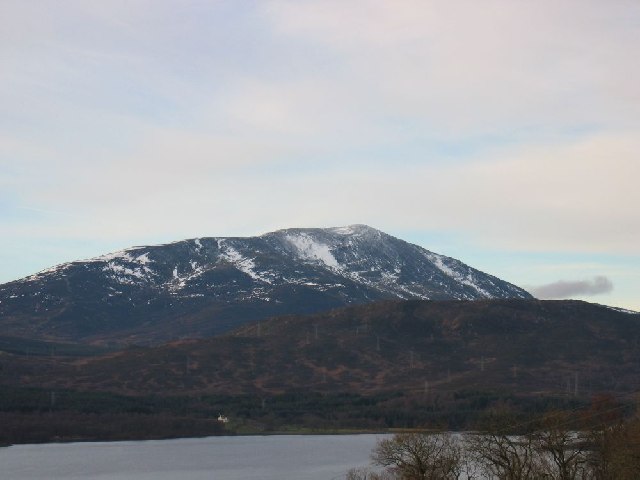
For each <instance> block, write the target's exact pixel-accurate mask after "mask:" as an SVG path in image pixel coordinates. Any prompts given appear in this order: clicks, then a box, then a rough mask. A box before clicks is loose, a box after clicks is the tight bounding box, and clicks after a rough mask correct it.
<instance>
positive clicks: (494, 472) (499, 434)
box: [346, 398, 640, 480]
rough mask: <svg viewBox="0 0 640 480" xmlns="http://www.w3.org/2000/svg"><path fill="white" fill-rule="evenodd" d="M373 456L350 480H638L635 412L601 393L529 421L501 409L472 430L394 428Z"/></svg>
mask: <svg viewBox="0 0 640 480" xmlns="http://www.w3.org/2000/svg"><path fill="white" fill-rule="evenodd" d="M518 430H520V432H518ZM516 432H517V433H516ZM371 458H372V464H373V468H364V469H363V468H360V469H352V470H350V471H349V472H348V473H347V475H346V478H347V480H637V479H638V478H640V417H638V416H633V417H631V418H624V417H623V407H622V406H620V405H616V404H615V403H614V402H612V401H611V400H610V399H607V398H602V399H596V400H595V401H594V403H593V404H592V406H591V408H590V409H588V410H585V411H556V412H548V413H546V414H545V415H544V416H542V417H541V418H539V419H537V420H536V421H532V422H527V423H526V424H514V423H510V422H509V421H508V415H502V414H499V415H496V416H495V417H494V418H492V419H491V421H489V422H488V423H487V425H486V426H485V428H483V429H482V430H479V431H476V432H468V433H465V434H455V433H443V432H422V433H398V434H396V435H394V436H393V437H391V438H385V439H383V440H380V441H379V442H378V444H377V445H376V447H375V448H374V450H373V452H372V455H371Z"/></svg>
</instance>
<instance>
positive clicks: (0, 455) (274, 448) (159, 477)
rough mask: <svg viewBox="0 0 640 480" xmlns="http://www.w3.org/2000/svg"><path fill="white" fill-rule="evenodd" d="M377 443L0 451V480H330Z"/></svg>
mask: <svg viewBox="0 0 640 480" xmlns="http://www.w3.org/2000/svg"><path fill="white" fill-rule="evenodd" d="M379 438H383V435H274V436H246V437H244V436H243V437H209V438H198V439H192V438H189V439H179V440H156V441H144V442H92V443H67V444H45V445H17V446H13V447H9V448H0V472H1V474H0V477H1V478H2V480H58V479H59V480H62V479H64V480H74V479H99V480H143V479H144V480H168V479H181V480H203V479H207V480H211V479H214V480H250V479H256V480H257V479H260V480H284V479H295V480H331V479H333V478H337V479H340V478H344V474H345V473H346V472H347V470H349V469H350V468H353V467H359V466H365V465H367V464H368V463H369V455H370V453H371V449H372V448H373V447H374V446H375V444H376V440H377V439H379Z"/></svg>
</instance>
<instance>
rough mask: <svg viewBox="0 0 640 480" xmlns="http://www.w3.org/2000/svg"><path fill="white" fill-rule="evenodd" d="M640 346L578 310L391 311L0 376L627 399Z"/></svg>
mask: <svg viewBox="0 0 640 480" xmlns="http://www.w3.org/2000/svg"><path fill="white" fill-rule="evenodd" d="M639 342H640V314H633V313H625V312H620V311H616V310H613V309H610V308H608V307H603V306H600V305H595V304H590V303H586V302H580V301H538V300H492V301H442V302H436V301H406V302H400V301H391V302H382V303H374V304H369V305H364V306H356V307H349V308H342V309H338V310H333V311H331V312H328V313H324V314H317V315H312V316H287V317H279V318H273V319H270V320H266V321H263V322H261V323H258V324H252V325H249V326H246V327H243V328H241V329H240V330H236V331H234V332H232V333H231V334H227V335H224V336H219V337H213V338H209V339H205V340H190V341H180V342H173V343H169V344H166V345H163V346H160V347H153V348H132V349H128V350H125V351H121V352H116V353H109V354H106V355H97V356H91V357H83V358H77V357H63V356H56V355H53V356H40V357H34V356H33V355H31V356H29V357H27V356H25V355H17V354H15V353H11V354H9V353H4V354H2V356H0V364H1V365H2V368H3V370H2V373H3V374H2V376H1V377H0V378H2V383H4V384H5V385H19V386H23V387H25V386H27V387H28V386H33V387H41V388H56V389H61V388H65V389H73V390H90V391H108V392H116V393H122V394H129V395H131V394H133V395H148V394H160V395H185V394H187V395H191V394H198V395H201V394H218V395H237V394H264V395H269V394H277V393H282V392H288V391H317V392H326V393H337V392H351V393H357V394H361V395H369V394H378V393H381V392H393V391H395V392H404V393H406V394H412V393H425V392H426V393H428V394H438V395H440V396H444V397H446V396H447V395H452V394H453V393H454V392H460V391H465V390H466V391H469V390H474V389H475V390H478V389H479V390H493V391H498V392H512V393H516V394H519V395H526V396H538V395H541V394H544V395H574V394H575V393H577V394H578V396H586V395H591V394H593V393H596V392H602V391H606V392H612V393H614V394H616V395H626V394H630V393H633V392H635V391H636V390H637V389H638V388H639V387H640V346H639ZM576 380H577V387H576Z"/></svg>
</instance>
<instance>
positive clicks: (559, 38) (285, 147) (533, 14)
mask: <svg viewBox="0 0 640 480" xmlns="http://www.w3.org/2000/svg"><path fill="white" fill-rule="evenodd" d="M639 47H640V2H638V1H637V0H629V1H626V0H612V1H602V0H593V1H589V0H576V1H569V0H560V1H558V0H549V1H545V0H542V1H541V0H530V1H517V2H516V1H511V0H504V1H491V0H488V1H482V2H478V1H476V0H469V1H457V0H453V1H451V0H449V1H444V0H443V1H438V2H435V1H425V0H416V1H402V0H387V1H379V0H368V1H348V0H340V1H337V0H336V1H333V0H322V1H304V0H294V1H268V0H262V1H240V0H232V1H217V2H216V1H204V0H202V1H185V0H175V1H164V0H148V1H136V0H126V1H124V0H104V1H92V2H87V1H86V0H77V1H69V0H48V1H44V0H42V1H37V0H15V1H13V0H2V2H0V65H2V67H1V68H0V105H2V108H1V110H0V282H5V281H10V280H13V279H17V278H20V277H23V276H26V275H28V274H31V273H34V272H35V271H38V270H41V269H43V268H46V267H49V266H51V265H54V264H58V263H62V262H65V261H71V260H77V259H82V258H87V257H92V256H96V255H100V254H103V253H106V252H108V251H112V250H117V249H120V248H125V247H128V246H131V245H144V244H155V243H162V242H168V241H174V240H180V239H183V238H192V237H200V236H235V235H241V236H244V235H256V234H261V233H265V232H267V231H270V230H275V229H278V228H286V227H329V226H339V225H346V224H352V223H366V224H368V225H371V226H373V227H376V228H379V229H381V230H383V231H385V232H387V233H389V234H392V235H394V236H397V237H400V238H403V239H405V240H408V241H411V242H413V243H417V244H419V245H421V246H423V247H425V248H428V249H430V250H433V251H435V252H438V253H442V254H445V255H449V256H453V257H456V258H459V259H460V260H462V261H464V262H466V263H468V264H470V265H471V266H474V267H476V268H479V269H481V270H483V271H486V272H488V273H491V274H494V275H497V276H499V277H501V278H503V279H505V280H508V281H510V282H512V283H515V284H517V285H519V286H522V287H525V288H529V289H536V291H538V292H544V295H546V296H553V292H554V291H555V292H562V293H558V295H564V296H571V297H572V298H582V299H585V300H588V301H592V302H597V303H604V304H609V305H614V306H619V307H625V308H632V309H639V310H640V296H639V295H638V293H639V292H640V215H639V214H638V211H637V210H638V206H639V205H640V189H639V188H638V183H639V179H640V154H639V153H638V152H640V82H639V81H638V79H640V62H638V52H639ZM550 292H551V293H550Z"/></svg>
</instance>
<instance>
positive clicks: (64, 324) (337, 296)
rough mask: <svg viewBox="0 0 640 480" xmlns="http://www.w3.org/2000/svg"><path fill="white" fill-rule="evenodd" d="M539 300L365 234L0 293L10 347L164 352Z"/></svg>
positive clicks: (186, 245) (187, 249)
mask: <svg viewBox="0 0 640 480" xmlns="http://www.w3.org/2000/svg"><path fill="white" fill-rule="evenodd" d="M489 298H532V297H531V295H529V294H528V293H527V292H525V291H524V290H522V289H520V288H518V287H516V286H514V285H511V284H509V283H507V282H505V281H502V280H500V279H498V278H496V277H493V276H491V275H488V274H485V273H483V272H480V271H478V270H475V269H473V268H471V267H469V266H467V265H465V264H463V263H462V262H460V261H458V260H456V259H453V258H449V257H446V256H443V255H439V254H436V253H433V252H430V251H428V250H425V249H423V248H421V247H419V246H416V245H412V244H409V243H407V242H404V241H402V240H400V239H397V238H395V237H392V236H390V235H387V234H385V233H383V232H381V231H379V230H376V229H374V228H371V227H368V226H366V225H352V226H348V227H339V228H327V229H287V230H279V231H276V232H272V233H267V234H265V235H262V236H258V237H248V238H240V237H227V238H218V237H206V238H197V239H192V240H184V241H179V242H175V243H171V244H167V245H157V246H146V247H133V248H128V249H126V250H123V251H119V252H115V253H111V254H109V255H104V256H101V257H97V258H93V259H89V260H84V261H77V262H71V263H66V264H62V265H58V266H56V267H53V268H50V269H47V270H44V271H42V272H39V273H37V274H35V275H31V276H29V277H26V278H24V279H22V280H18V281H14V282H10V283H7V284H4V285H0V325H2V328H3V330H4V332H5V335H15V336H19V337H30V338H42V339H56V340H65V341H83V342H94V343H109V342H113V343H137V344H155V343H159V342H162V341H168V340H172V339H178V338H186V337H193V336H206V335H212V334H216V333H220V332H223V331H227V330H229V329H231V328H234V327H236V326H238V325H241V324H243V323H247V322H250V321H254V320H257V319H261V318H266V317H269V316H274V315H282V314H302V313H313V312H318V311H322V310H327V309H330V308H334V307H339V306H343V305H348V304H359V303H366V302H370V301H374V300H381V299H431V300H451V299H460V300H463V299H464V300H475V299H489Z"/></svg>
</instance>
